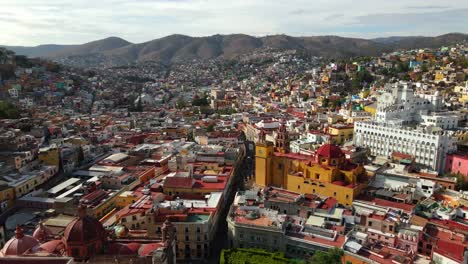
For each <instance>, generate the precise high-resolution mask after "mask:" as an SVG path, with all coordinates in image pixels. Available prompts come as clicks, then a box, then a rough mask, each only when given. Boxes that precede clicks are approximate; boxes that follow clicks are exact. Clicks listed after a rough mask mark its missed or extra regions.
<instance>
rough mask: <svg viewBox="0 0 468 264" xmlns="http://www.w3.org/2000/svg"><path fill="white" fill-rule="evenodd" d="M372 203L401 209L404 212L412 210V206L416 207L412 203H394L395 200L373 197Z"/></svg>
mask: <svg viewBox="0 0 468 264" xmlns="http://www.w3.org/2000/svg"><path fill="white" fill-rule="evenodd" d="M374 203H375V204H376V205H379V206H384V207H389V208H397V209H401V210H403V211H405V212H412V211H413V209H414V207H416V206H415V205H413V204H404V203H396V202H392V201H387V200H384V199H379V198H375V199H374Z"/></svg>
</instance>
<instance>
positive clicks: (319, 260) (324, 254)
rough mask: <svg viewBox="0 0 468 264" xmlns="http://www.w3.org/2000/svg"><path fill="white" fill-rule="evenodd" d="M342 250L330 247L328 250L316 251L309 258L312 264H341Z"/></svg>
mask: <svg viewBox="0 0 468 264" xmlns="http://www.w3.org/2000/svg"><path fill="white" fill-rule="evenodd" d="M343 254H344V252H343V250H341V249H339V248H332V249H330V250H328V251H317V252H315V254H314V255H313V256H312V258H311V263H314V264H341V257H342V256H343Z"/></svg>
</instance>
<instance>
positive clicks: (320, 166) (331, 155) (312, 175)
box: [255, 129, 367, 206]
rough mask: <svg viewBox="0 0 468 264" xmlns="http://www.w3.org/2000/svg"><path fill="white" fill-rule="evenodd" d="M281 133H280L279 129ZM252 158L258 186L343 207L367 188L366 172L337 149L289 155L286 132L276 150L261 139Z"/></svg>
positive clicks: (328, 147) (327, 145) (278, 141)
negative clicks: (320, 198)
mask: <svg viewBox="0 0 468 264" xmlns="http://www.w3.org/2000/svg"><path fill="white" fill-rule="evenodd" d="M280 131H281V129H280ZM260 137H261V140H260V143H258V144H257V146H256V154H255V182H256V184H257V185H258V186H276V187H282V188H286V189H287V190H290V191H294V192H298V193H303V194H316V195H322V196H328V197H333V198H335V199H337V200H338V202H339V203H340V204H342V205H345V206H350V205H351V204H352V202H353V198H354V197H356V196H357V195H359V194H360V193H361V191H362V190H363V189H364V188H365V187H366V186H367V175H366V171H365V169H364V168H363V166H361V165H356V164H352V163H351V162H350V161H349V160H348V159H346V157H345V155H344V153H343V152H342V151H341V149H340V148H339V147H338V146H335V145H331V144H324V145H322V146H321V147H320V148H319V149H318V150H317V152H316V153H315V155H312V156H308V155H301V154H293V153H289V151H288V147H287V146H288V145H289V144H286V143H285V142H288V141H289V140H288V136H287V133H286V131H285V130H283V132H281V133H279V135H278V138H277V140H276V146H273V144H271V143H269V142H266V141H265V140H264V134H263V135H261V136H260Z"/></svg>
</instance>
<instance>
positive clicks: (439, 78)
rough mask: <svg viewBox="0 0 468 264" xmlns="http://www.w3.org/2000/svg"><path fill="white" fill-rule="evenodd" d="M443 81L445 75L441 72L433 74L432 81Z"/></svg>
mask: <svg viewBox="0 0 468 264" xmlns="http://www.w3.org/2000/svg"><path fill="white" fill-rule="evenodd" d="M444 79H445V75H444V73H443V72H442V71H437V72H436V73H435V76H434V81H436V82H440V81H443V80H444Z"/></svg>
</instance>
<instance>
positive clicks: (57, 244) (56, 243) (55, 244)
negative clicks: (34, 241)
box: [39, 239, 65, 256]
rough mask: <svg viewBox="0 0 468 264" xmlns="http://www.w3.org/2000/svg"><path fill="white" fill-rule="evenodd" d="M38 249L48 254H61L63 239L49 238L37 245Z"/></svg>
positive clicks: (63, 249)
mask: <svg viewBox="0 0 468 264" xmlns="http://www.w3.org/2000/svg"><path fill="white" fill-rule="evenodd" d="M39 250H41V251H43V252H47V253H49V254H56V255H59V256H61V255H63V254H64V253H65V245H64V244H63V241H62V240H60V239H58V240H51V241H49V242H46V243H44V244H42V245H41V246H40V247H39Z"/></svg>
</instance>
